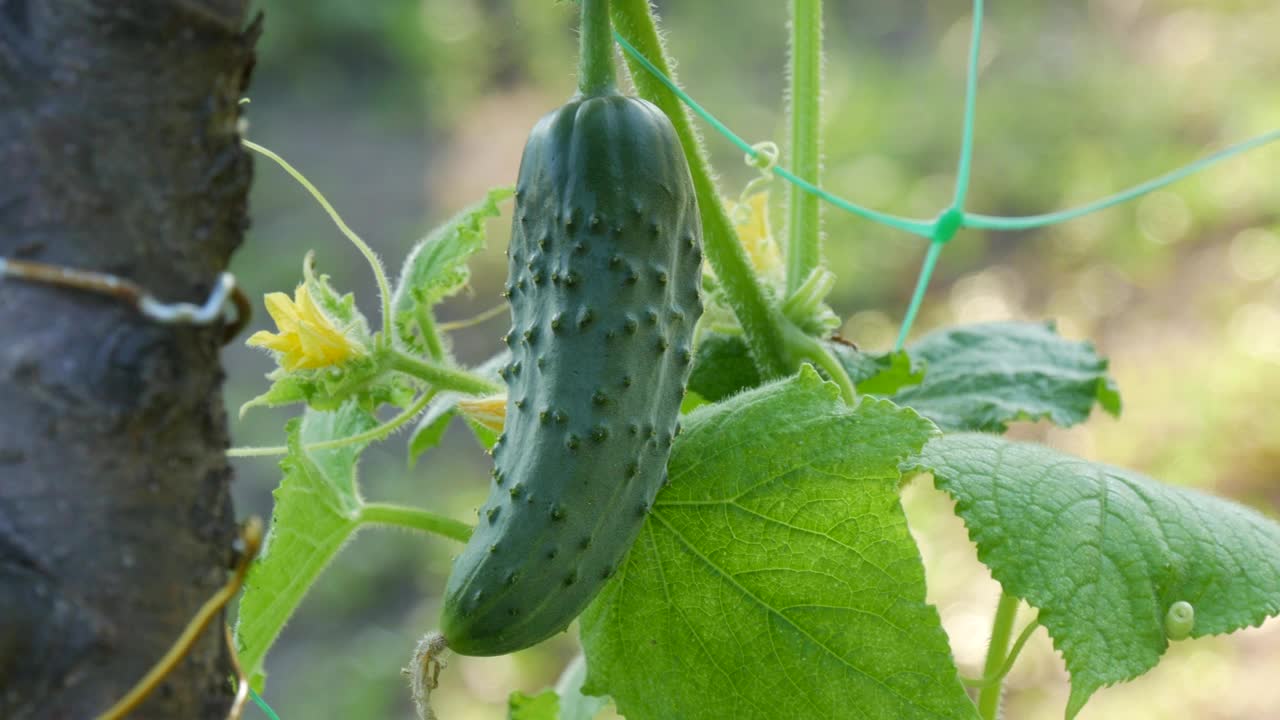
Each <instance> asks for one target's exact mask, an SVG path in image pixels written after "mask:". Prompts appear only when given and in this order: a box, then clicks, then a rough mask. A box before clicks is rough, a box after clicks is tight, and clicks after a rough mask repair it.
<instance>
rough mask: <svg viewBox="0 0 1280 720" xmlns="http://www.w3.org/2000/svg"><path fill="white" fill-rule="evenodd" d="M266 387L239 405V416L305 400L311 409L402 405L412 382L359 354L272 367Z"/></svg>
mask: <svg viewBox="0 0 1280 720" xmlns="http://www.w3.org/2000/svg"><path fill="white" fill-rule="evenodd" d="M267 379H269V380H271V387H270V388H268V389H267V391H266V392H265V393H263V394H261V395H259V396H257V397H255V398H253V399H252V400H250V401H249V402H247V403H245V404H244V405H241V406H240V416H241V417H244V414H245V413H246V412H248V411H249V410H250V409H251V408H255V407H278V406H280V405H292V404H294V403H298V402H305V403H306V404H307V406H308V407H309V408H311V409H312V410H319V411H322V412H329V411H333V410H337V409H338V408H340V407H342V406H344V405H345V404H347V403H348V402H349V401H353V400H354V401H355V402H357V403H358V404H359V405H360V407H362V408H364V409H365V410H367V411H369V412H373V411H375V410H376V409H377V408H379V407H381V406H382V405H384V404H390V405H395V406H397V407H406V406H408V405H409V404H410V403H412V402H413V398H414V393H415V388H414V383H413V381H412V380H410V379H409V378H408V377H406V376H405V375H403V374H402V373H393V372H387V371H386V369H385V368H384V367H383V366H382V365H381V364H379V362H378V360H377V359H376V358H375V357H361V358H355V359H353V360H350V361H348V362H347V363H345V364H343V365H341V366H335V367H327V368H317V369H314V370H294V371H292V372H289V371H286V370H284V369H283V368H276V369H275V370H274V371H272V372H271V373H270V374H269V375H267Z"/></svg>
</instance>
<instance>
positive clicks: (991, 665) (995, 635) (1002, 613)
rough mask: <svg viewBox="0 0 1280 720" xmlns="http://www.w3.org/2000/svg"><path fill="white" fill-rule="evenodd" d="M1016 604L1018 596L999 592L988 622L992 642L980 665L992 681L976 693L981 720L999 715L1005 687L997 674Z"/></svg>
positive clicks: (1011, 630)
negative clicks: (994, 610) (993, 615)
mask: <svg viewBox="0 0 1280 720" xmlns="http://www.w3.org/2000/svg"><path fill="white" fill-rule="evenodd" d="M1018 603H1019V600H1018V598H1017V597H1014V596H1013V595H1010V594H1009V593H1007V592H1001V593H1000V602H999V603H998V604H997V605H996V616H995V619H994V620H993V621H992V622H991V644H990V645H988V646H987V661H986V663H985V664H984V665H983V668H982V676H983V677H984V678H994V680H993V682H991V683H990V684H988V685H986V686H984V687H983V688H982V690H981V691H980V692H979V693H978V715H979V717H981V718H982V720H997V719H998V718H999V717H1000V697H1001V694H1002V693H1003V690H1004V688H1003V687H1002V686H1003V680H1004V678H1003V676H1001V675H1000V669H1001V668H1002V667H1003V666H1004V662H1005V658H1006V657H1007V654H1008V652H1009V638H1010V636H1012V635H1013V622H1014V620H1015V619H1016V618H1017V617H1018Z"/></svg>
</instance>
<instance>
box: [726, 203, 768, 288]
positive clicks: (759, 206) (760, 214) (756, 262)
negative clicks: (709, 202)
mask: <svg viewBox="0 0 1280 720" xmlns="http://www.w3.org/2000/svg"><path fill="white" fill-rule="evenodd" d="M725 205H726V206H727V209H728V211H729V217H730V218H732V219H733V222H734V228H735V229H736V230H737V231H738V241H739V242H741V243H742V248H743V249H744V250H746V251H747V257H748V258H749V259H750V260H751V266H752V267H753V268H755V270H756V272H758V273H760V274H762V275H766V276H772V275H774V274H776V273H781V271H782V254H781V253H780V252H779V251H778V243H777V242H775V241H774V239H773V233H772V232H770V230H769V193H767V192H761V193H755V194H754V195H752V196H750V197H748V198H747V200H746V202H745V203H741V204H739V203H735V202H732V201H727V202H726V203H725Z"/></svg>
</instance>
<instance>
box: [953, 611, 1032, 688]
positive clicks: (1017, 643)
mask: <svg viewBox="0 0 1280 720" xmlns="http://www.w3.org/2000/svg"><path fill="white" fill-rule="evenodd" d="M1038 627H1040V616H1039V615H1037V616H1036V617H1035V618H1034V619H1033V620H1032V621H1031V622H1029V623H1027V626H1026V627H1024V628H1022V632H1021V633H1019V634H1018V639H1017V640H1014V641H1013V648H1012V649H1010V650H1009V657H1007V658H1005V660H1004V666H1003V667H1001V668H1000V671H999V672H997V673H996V674H995V675H993V676H991V677H986V678H982V679H979V680H973V679H970V678H960V681H961V682H963V683H964V684H965V685H968V686H969V687H975V688H984V687H989V686H991V685H992V684H994V683H998V682H1002V681H1003V680H1004V679H1005V676H1007V675H1008V674H1009V671H1011V670H1013V664H1014V663H1015V662H1017V660H1018V656H1019V655H1021V654H1022V648H1023V647H1024V646H1025V645H1026V644H1027V641H1028V640H1030V639H1031V635H1032V634H1034V633H1035V631H1036V628H1038Z"/></svg>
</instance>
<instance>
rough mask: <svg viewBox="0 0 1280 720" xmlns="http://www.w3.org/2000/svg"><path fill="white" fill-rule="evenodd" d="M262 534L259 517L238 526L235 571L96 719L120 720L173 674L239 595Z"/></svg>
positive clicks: (260, 544) (260, 542)
mask: <svg viewBox="0 0 1280 720" xmlns="http://www.w3.org/2000/svg"><path fill="white" fill-rule="evenodd" d="M262 534H263V530H262V520H261V519H260V518H257V517H251V518H249V519H248V520H247V521H246V522H245V523H244V525H243V526H241V528H240V540H241V542H242V543H243V545H244V547H243V549H242V550H241V553H240V558H239V560H238V562H237V563H236V568H235V572H233V573H232V575H231V577H230V579H228V580H227V583H226V584H225V585H223V586H222V588H221V589H219V590H218V592H216V593H214V594H213V597H210V598H209V599H208V600H206V601H205V603H204V605H201V606H200V609H199V610H197V611H196V614H195V615H194V616H193V617H192V618H191V622H189V623H187V626H186V627H185V628H183V630H182V634H181V635H179V636H178V639H177V640H175V641H174V643H173V645H172V646H171V647H170V648H169V651H168V652H166V653H165V654H164V657H162V658H160V660H159V661H158V662H156V664H155V665H153V666H152V667H151V670H149V671H148V672H147V674H146V675H144V676H143V678H142V679H141V680H139V681H138V684H137V685H134V686H133V688H132V689H131V690H129V692H128V693H127V694H126V695H125V696H124V697H122V698H120V700H118V701H117V702H116V704H115V705H112V706H111V708H110V709H109V710H107V711H106V712H105V713H103V714H101V715H99V716H98V718H97V720H120V718H123V717H125V716H126V715H128V714H129V713H130V712H132V711H133V710H134V709H135V708H137V707H138V705H140V704H142V701H143V700H146V698H147V696H148V695H150V694H151V692H152V691H154V690H155V689H156V687H157V686H159V685H160V683H161V682H163V681H164V679H165V677H166V676H168V675H169V673H171V672H173V669H174V668H175V667H177V665H178V663H179V662H181V661H182V658H184V657H186V655H187V653H188V652H190V651H191V647H192V646H193V645H195V643H196V640H198V639H199V638H200V635H202V634H203V633H204V631H205V629H206V628H208V627H209V623H210V622H212V621H213V619H214V617H216V616H217V614H218V613H219V612H221V611H222V609H223V608H224V607H226V605H227V603H228V602H231V599H232V598H234V597H235V596H236V593H238V592H240V587H241V585H243V584H244V578H245V574H246V573H248V571H249V564H250V563H252V562H253V559H254V558H255V557H257V555H258V550H259V549H260V548H261V547H262Z"/></svg>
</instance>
